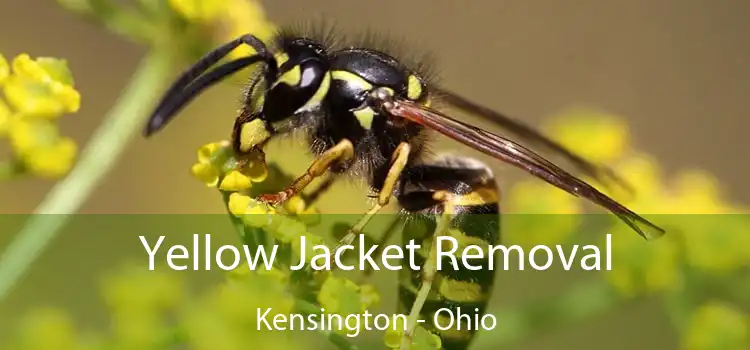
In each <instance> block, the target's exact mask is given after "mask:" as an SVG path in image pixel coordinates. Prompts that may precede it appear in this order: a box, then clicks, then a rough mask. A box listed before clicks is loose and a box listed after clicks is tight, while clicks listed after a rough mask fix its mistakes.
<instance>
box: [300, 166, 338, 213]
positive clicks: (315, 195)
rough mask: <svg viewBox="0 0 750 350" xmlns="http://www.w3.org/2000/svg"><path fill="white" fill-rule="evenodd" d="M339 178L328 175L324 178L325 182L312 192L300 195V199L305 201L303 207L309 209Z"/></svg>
mask: <svg viewBox="0 0 750 350" xmlns="http://www.w3.org/2000/svg"><path fill="white" fill-rule="evenodd" d="M340 177H341V176H340V175H339V174H330V173H329V174H328V176H326V178H325V180H323V182H322V183H321V184H320V185H318V187H316V188H315V189H314V190H312V191H310V193H307V194H302V199H304V200H305V205H307V206H308V207H311V206H313V205H314V204H315V202H317V201H318V199H320V197H321V196H322V195H324V194H325V193H326V192H328V190H329V189H330V188H331V186H333V184H334V183H335V182H336V181H337V180H338V179H339V178H340Z"/></svg>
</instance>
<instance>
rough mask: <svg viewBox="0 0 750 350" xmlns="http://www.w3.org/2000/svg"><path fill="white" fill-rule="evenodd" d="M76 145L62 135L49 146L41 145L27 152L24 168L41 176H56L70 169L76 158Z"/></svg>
mask: <svg viewBox="0 0 750 350" xmlns="http://www.w3.org/2000/svg"><path fill="white" fill-rule="evenodd" d="M77 151H78V146H76V143H75V141H73V139H71V138H69V137H62V138H60V139H59V140H58V142H57V143H56V144H55V145H53V146H50V147H41V148H39V149H37V150H35V151H34V152H32V153H30V154H28V155H27V156H26V157H25V159H24V162H25V164H26V169H28V170H29V171H30V172H31V173H33V174H35V175H37V176H39V177H42V178H58V177H61V176H63V175H65V174H67V173H68V171H70V169H71V168H72V167H73V164H74V162H75V159H76V153H77Z"/></svg>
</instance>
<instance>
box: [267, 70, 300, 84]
mask: <svg viewBox="0 0 750 350" xmlns="http://www.w3.org/2000/svg"><path fill="white" fill-rule="evenodd" d="M301 80H302V68H300V66H299V65H296V66H294V67H292V69H290V70H288V71H286V72H284V73H283V74H281V76H280V77H279V79H277V80H276V82H275V83H274V85H277V84H280V83H284V84H286V85H289V86H297V85H299V82H300V81H301Z"/></svg>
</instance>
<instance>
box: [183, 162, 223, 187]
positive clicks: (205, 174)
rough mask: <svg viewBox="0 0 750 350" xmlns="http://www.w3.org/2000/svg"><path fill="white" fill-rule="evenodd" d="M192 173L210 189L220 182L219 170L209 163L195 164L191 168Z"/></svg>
mask: <svg viewBox="0 0 750 350" xmlns="http://www.w3.org/2000/svg"><path fill="white" fill-rule="evenodd" d="M190 173H191V174H193V176H195V178H196V179H198V180H200V181H201V182H203V183H205V184H206V185H207V186H209V187H214V186H216V183H217V182H218V181H219V170H218V169H216V168H215V167H214V166H212V165H211V164H209V163H195V164H193V166H192V167H190Z"/></svg>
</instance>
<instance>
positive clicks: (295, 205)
mask: <svg viewBox="0 0 750 350" xmlns="http://www.w3.org/2000/svg"><path fill="white" fill-rule="evenodd" d="M305 205H306V203H305V200H304V199H302V197H300V196H294V197H292V198H289V200H287V201H286V202H284V209H285V210H286V211H287V212H289V213H290V214H300V213H302V212H304V211H305Z"/></svg>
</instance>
